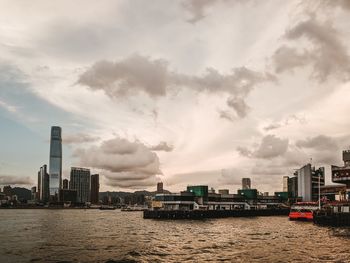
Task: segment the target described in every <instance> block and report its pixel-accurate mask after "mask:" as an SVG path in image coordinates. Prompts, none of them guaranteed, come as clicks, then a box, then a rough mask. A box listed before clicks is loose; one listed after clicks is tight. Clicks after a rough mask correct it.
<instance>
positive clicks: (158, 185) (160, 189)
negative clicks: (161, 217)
mask: <svg viewBox="0 0 350 263" xmlns="http://www.w3.org/2000/svg"><path fill="white" fill-rule="evenodd" d="M163 191H164V189H163V182H158V183H157V193H159V194H160V193H163Z"/></svg>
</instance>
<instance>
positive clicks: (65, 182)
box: [62, 179, 69, 189]
mask: <svg viewBox="0 0 350 263" xmlns="http://www.w3.org/2000/svg"><path fill="white" fill-rule="evenodd" d="M68 185H69V181H68V179H63V181H62V189H68V188H69V186H68Z"/></svg>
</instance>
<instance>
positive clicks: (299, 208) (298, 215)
mask: <svg viewBox="0 0 350 263" xmlns="http://www.w3.org/2000/svg"><path fill="white" fill-rule="evenodd" d="M317 209H318V203H316V202H298V203H295V204H294V205H292V207H291V209H290V212H289V220H306V221H312V220H313V218H314V216H313V214H314V211H316V210H317Z"/></svg>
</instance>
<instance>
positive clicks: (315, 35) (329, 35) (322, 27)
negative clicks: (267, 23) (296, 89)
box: [272, 16, 350, 82]
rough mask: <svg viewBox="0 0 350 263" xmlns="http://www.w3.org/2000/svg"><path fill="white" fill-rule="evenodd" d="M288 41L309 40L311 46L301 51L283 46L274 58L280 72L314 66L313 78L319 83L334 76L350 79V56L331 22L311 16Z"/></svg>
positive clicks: (291, 34)
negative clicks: (321, 20)
mask: <svg viewBox="0 0 350 263" xmlns="http://www.w3.org/2000/svg"><path fill="white" fill-rule="evenodd" d="M285 39H286V40H289V41H300V40H302V39H306V40H308V41H309V42H310V44H311V47H306V48H304V49H303V50H297V49H296V48H293V47H289V46H286V45H283V46H282V47H280V48H278V49H277V50H276V52H275V53H274V55H273V57H272V60H273V62H274V64H275V70H276V72H277V73H279V72H284V71H290V70H293V69H294V68H298V67H304V66H307V65H310V66H311V67H312V69H313V72H312V77H313V78H315V79H317V80H318V81H319V82H324V81H326V80H327V79H328V78H329V77H330V76H336V77H338V78H340V79H341V80H345V81H346V80H348V79H349V77H350V74H349V72H350V66H349V65H350V57H349V55H348V52H347V49H346V47H345V45H344V44H343V42H342V40H341V37H340V34H339V32H338V31H337V30H336V29H335V28H334V26H333V24H332V23H331V22H329V21H327V22H324V23H321V22H319V21H317V20H316V18H315V16H311V18H309V19H308V20H306V21H302V22H300V23H298V24H296V25H295V26H294V27H292V28H290V29H289V30H287V31H286V34H285Z"/></svg>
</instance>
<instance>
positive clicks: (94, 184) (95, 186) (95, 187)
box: [90, 174, 100, 204]
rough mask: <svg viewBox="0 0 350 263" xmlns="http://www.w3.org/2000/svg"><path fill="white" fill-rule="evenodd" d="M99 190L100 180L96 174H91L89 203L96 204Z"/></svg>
mask: <svg viewBox="0 0 350 263" xmlns="http://www.w3.org/2000/svg"><path fill="white" fill-rule="evenodd" d="M99 192H100V180H99V175H98V174H92V175H91V198H90V200H91V203H92V204H98V202H99V200H100V198H99V196H98V194H99Z"/></svg>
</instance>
